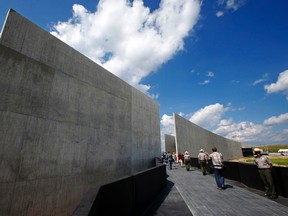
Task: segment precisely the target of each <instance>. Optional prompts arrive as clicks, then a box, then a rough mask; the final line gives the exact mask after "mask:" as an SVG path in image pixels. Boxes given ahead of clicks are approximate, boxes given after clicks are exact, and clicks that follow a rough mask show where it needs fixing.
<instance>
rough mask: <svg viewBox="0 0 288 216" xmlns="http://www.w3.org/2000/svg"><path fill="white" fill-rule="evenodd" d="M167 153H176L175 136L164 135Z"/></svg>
mask: <svg viewBox="0 0 288 216" xmlns="http://www.w3.org/2000/svg"><path fill="white" fill-rule="evenodd" d="M164 138H165V150H166V152H171V153H172V152H176V142H175V136H171V135H168V134H164Z"/></svg>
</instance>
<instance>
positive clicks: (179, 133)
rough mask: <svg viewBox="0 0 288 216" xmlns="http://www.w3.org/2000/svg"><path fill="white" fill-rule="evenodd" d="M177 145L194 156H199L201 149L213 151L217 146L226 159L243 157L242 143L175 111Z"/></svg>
mask: <svg viewBox="0 0 288 216" xmlns="http://www.w3.org/2000/svg"><path fill="white" fill-rule="evenodd" d="M174 121H175V134H176V136H175V137H176V138H175V139H176V146H177V150H178V152H182V153H183V152H185V151H186V150H187V151H189V154H190V155H191V156H192V157H197V156H198V154H199V150H200V149H204V150H205V151H207V152H209V153H211V152H212V150H211V149H212V147H213V146H216V147H217V149H218V152H221V153H222V154H223V157H224V160H229V159H233V158H239V157H242V150H241V148H242V145H241V143H240V142H237V141H233V140H229V139H226V138H224V137H221V136H219V135H217V134H214V133H212V132H210V131H208V130H205V129H204V128H201V127H199V126H198V125H196V124H194V123H192V122H190V121H188V120H186V119H184V118H183V117H181V116H179V115H177V114H176V113H174Z"/></svg>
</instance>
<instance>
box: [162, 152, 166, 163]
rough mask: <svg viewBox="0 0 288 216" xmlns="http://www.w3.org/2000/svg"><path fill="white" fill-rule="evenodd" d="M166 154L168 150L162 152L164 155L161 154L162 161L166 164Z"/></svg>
mask: <svg viewBox="0 0 288 216" xmlns="http://www.w3.org/2000/svg"><path fill="white" fill-rule="evenodd" d="M166 154H167V153H166V152H163V154H162V156H161V161H162V163H163V164H166V163H165V159H166Z"/></svg>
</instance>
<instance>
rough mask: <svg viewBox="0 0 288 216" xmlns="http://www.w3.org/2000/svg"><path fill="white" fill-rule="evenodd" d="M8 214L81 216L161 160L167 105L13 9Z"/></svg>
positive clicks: (5, 135) (5, 134)
mask: <svg viewBox="0 0 288 216" xmlns="http://www.w3.org/2000/svg"><path fill="white" fill-rule="evenodd" d="M0 125H1V127H0V137H1V139H0V149H1V151H0V170H1V172H0V215H29V216H31V215H32V216H33V215H71V214H72V212H73V210H74V208H75V207H76V206H77V205H78V203H79V202H80V201H81V199H82V197H83V196H84V195H85V193H86V192H87V191H88V190H89V189H90V188H93V187H96V186H99V185H100V184H105V183H107V182H110V181H113V180H114V179H118V178H120V177H123V176H127V175H131V174H133V173H135V172H138V171H141V170H144V169H147V168H150V167H151V166H152V165H153V164H154V157H159V155H160V154H161V144H160V119H159V110H158V104H157V103H156V102H154V101H152V100H151V99H150V98H149V97H147V96H146V95H144V94H143V93H141V92H139V91H138V90H136V89H135V88H133V87H131V86H130V85H128V84H127V83H125V82H124V81H122V80H121V79H119V78H117V77H116V76H114V75H113V74H111V73H110V72H108V71H106V70H105V69H104V68H102V67H100V66H99V65H97V64H95V63H94V62H93V61H91V60H89V59H88V58H87V57H85V56H84V55H82V54H80V53H79V52H77V51H76V50H74V49H73V48H71V47H69V46H68V45H66V44H65V43H63V42H61V41H60V40H58V39H57V38H55V37H54V36H52V35H51V34H49V33H48V32H45V31H44V30H42V29H41V28H39V27H38V26H36V25H35V24H33V23H31V22H30V21H29V20H27V19H25V18H24V17H22V16H21V15H19V14H18V13H16V12H15V11H13V10H11V11H10V12H9V16H8V17H7V19H6V21H5V25H4V27H3V29H2V32H1V38H0Z"/></svg>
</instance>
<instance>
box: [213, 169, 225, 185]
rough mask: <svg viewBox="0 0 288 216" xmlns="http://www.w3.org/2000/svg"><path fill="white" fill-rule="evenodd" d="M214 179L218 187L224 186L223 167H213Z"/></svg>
mask: <svg viewBox="0 0 288 216" xmlns="http://www.w3.org/2000/svg"><path fill="white" fill-rule="evenodd" d="M214 175H215V180H216V184H217V187H218V188H221V187H224V176H223V169H214Z"/></svg>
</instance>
